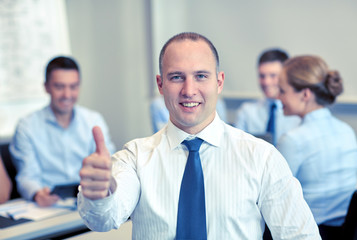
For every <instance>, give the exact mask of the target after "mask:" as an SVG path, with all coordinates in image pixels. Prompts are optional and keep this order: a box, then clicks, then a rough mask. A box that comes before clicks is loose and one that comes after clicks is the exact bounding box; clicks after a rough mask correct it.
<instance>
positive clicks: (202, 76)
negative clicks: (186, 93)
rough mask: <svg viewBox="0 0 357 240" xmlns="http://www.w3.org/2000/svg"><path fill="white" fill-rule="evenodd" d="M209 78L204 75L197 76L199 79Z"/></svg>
mask: <svg viewBox="0 0 357 240" xmlns="http://www.w3.org/2000/svg"><path fill="white" fill-rule="evenodd" d="M206 78H207V76H206V75H204V74H198V75H197V79H201V80H202V79H206Z"/></svg>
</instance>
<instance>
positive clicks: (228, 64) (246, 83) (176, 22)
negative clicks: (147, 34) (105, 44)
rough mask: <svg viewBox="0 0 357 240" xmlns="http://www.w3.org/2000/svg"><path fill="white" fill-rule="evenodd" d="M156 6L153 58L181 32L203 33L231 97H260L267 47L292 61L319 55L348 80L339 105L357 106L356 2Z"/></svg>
mask: <svg viewBox="0 0 357 240" xmlns="http://www.w3.org/2000/svg"><path fill="white" fill-rule="evenodd" d="M152 2H153V24H154V29H153V30H154V33H153V36H154V53H155V54H158V51H159V49H160V47H161V46H162V44H163V43H164V42H165V41H166V40H167V39H168V38H169V37H171V36H172V35H174V34H176V33H179V32H183V31H195V32H199V33H202V34H203V35H205V36H207V37H208V38H209V39H210V40H211V41H212V42H213V43H214V44H215V45H216V48H217V50H218V52H219V54H220V57H221V69H222V70H224V71H225V73H226V81H225V87H224V90H223V94H224V95H226V96H233V97H257V96H260V90H259V88H258V84H257V77H256V61H257V58H258V55H259V54H260V53H261V51H262V50H264V49H266V48H270V47H281V48H283V49H285V50H287V51H288V52H289V53H290V55H292V56H293V55H300V54H315V55H320V56H321V57H322V58H324V59H325V60H326V61H327V63H328V64H329V66H330V67H331V68H332V69H337V70H339V71H340V73H341V75H342V77H343V78H344V81H345V92H344V94H343V95H341V97H340V98H339V100H343V101H345V102H351V101H352V102H355V103H357V81H356V76H357V68H356V67H355V65H356V63H357V61H356V57H357V44H356V43H357V1H353V0H341V1H335V0H313V1H310V0H300V1H286V0H268V1H258V0H251V1H245V0H234V1H232V0H220V1H218V0H194V1H192V0H180V1H177V0H165V1H163V0H152ZM156 57H157V56H156ZM155 67H156V68H157V65H156V66H155Z"/></svg>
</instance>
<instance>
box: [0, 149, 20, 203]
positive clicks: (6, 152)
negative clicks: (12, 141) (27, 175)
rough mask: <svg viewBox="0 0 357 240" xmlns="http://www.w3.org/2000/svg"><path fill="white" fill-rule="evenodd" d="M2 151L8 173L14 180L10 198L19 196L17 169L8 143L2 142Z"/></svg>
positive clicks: (12, 180)
mask: <svg viewBox="0 0 357 240" xmlns="http://www.w3.org/2000/svg"><path fill="white" fill-rule="evenodd" d="M0 152H1V158H2V160H3V162H4V165H5V168H6V171H7V174H9V177H10V179H11V182H12V192H11V196H10V199H14V198H19V197H20V194H19V193H18V192H17V185H16V180H15V177H16V173H17V171H16V168H15V166H14V164H13V163H12V159H11V155H10V151H9V144H8V143H7V144H1V145H0Z"/></svg>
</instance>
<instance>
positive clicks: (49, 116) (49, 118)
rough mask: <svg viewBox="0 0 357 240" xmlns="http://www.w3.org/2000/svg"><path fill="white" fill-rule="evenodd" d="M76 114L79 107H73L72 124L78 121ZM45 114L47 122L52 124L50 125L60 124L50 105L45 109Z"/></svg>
mask: <svg viewBox="0 0 357 240" xmlns="http://www.w3.org/2000/svg"><path fill="white" fill-rule="evenodd" d="M76 112H77V107H76V106H74V107H73V115H72V120H71V123H72V122H74V121H75V119H76ZM44 113H45V120H46V121H48V122H50V123H55V124H58V122H57V119H56V116H55V114H54V112H53V110H52V108H51V106H50V105H48V106H46V107H45V109H44Z"/></svg>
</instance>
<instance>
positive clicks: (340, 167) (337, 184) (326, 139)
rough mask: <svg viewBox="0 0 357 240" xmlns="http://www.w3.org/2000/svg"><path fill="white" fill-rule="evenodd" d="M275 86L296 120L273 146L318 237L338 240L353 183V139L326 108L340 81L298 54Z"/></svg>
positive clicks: (356, 169) (356, 154) (356, 173)
mask: <svg viewBox="0 0 357 240" xmlns="http://www.w3.org/2000/svg"><path fill="white" fill-rule="evenodd" d="M279 86H280V97H279V98H280V100H281V101H282V103H283V109H284V114H285V115H289V116H290V115H297V116H299V117H300V118H301V119H302V122H301V124H300V126H298V127H297V128H295V129H293V130H291V131H289V132H288V133H286V134H285V135H284V136H283V137H282V138H281V139H280V140H279V143H278V145H277V148H278V149H279V150H280V152H281V153H282V154H283V156H284V157H285V158H286V160H287V162H288V164H289V166H290V169H291V171H292V173H293V174H294V176H295V177H296V178H297V179H298V180H299V181H300V183H301V186H302V189H303V194H304V198H305V200H306V202H307V204H308V205H309V206H310V208H311V211H312V213H313V215H314V218H315V220H316V222H317V224H318V225H319V229H320V234H321V237H322V239H340V237H341V234H342V227H341V226H342V224H343V223H344V220H345V216H346V214H347V209H348V206H349V203H350V200H351V197H352V194H353V192H354V191H355V189H356V185H357V183H356V182H357V142H356V135H355V133H354V131H353V129H352V128H351V127H350V126H349V125H348V124H346V123H344V122H342V121H340V120H338V119H337V118H335V117H334V116H333V115H332V114H331V112H330V110H329V109H328V108H327V106H328V105H330V104H332V103H334V102H335V100H336V97H337V96H338V95H340V94H341V93H342V91H343V84H342V79H341V77H340V74H339V73H338V71H331V70H329V68H328V66H327V64H326V63H325V61H323V60H322V59H321V58H320V57H317V56H298V57H294V58H291V59H289V60H287V61H286V62H285V63H284V67H283V71H282V73H281V75H280V79H279Z"/></svg>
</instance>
